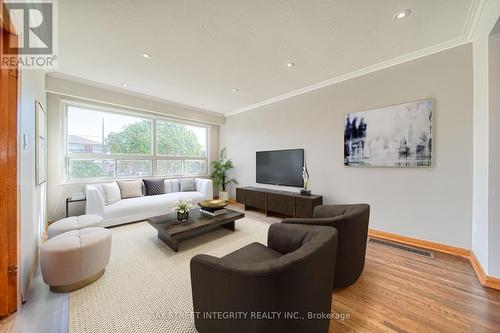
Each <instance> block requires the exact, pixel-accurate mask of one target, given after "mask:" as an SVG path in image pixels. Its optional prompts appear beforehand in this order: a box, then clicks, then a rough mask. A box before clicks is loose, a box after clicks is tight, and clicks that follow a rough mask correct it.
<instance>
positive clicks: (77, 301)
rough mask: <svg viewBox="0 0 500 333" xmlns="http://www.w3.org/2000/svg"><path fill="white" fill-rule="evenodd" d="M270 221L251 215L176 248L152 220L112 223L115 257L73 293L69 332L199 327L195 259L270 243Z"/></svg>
mask: <svg viewBox="0 0 500 333" xmlns="http://www.w3.org/2000/svg"><path fill="white" fill-rule="evenodd" d="M268 228H269V224H267V223H264V222H259V221H257V220H253V219H250V218H248V217H247V218H244V219H241V220H238V221H236V231H234V232H232V231H229V230H226V229H218V230H216V231H213V232H211V233H208V234H205V235H201V236H198V237H196V238H193V239H190V240H187V241H185V242H183V243H181V244H180V246H179V252H177V253H175V252H174V251H172V250H171V249H170V248H169V247H168V246H167V245H165V244H164V243H163V242H162V241H160V240H159V239H158V237H157V233H156V229H154V228H153V227H152V226H150V225H149V224H148V223H147V222H138V223H134V224H129V225H124V226H119V227H114V228H111V229H110V230H111V231H112V235H113V240H112V250H111V259H110V262H109V264H108V266H107V267H106V273H105V274H104V276H103V277H102V278H100V279H99V280H98V281H96V282H94V283H93V284H91V285H89V286H87V287H85V288H83V289H80V290H77V291H74V292H72V293H70V296H69V299H70V302H69V303H70V304H69V317H70V319H69V331H70V332H72V333H93V332H96V333H104V332H131V333H132V332H162V333H164V332H196V330H195V328H194V321H193V319H192V316H190V314H191V313H192V311H193V304H192V298H191V278H190V272H189V262H190V259H191V258H192V257H193V256H194V255H196V254H200V253H205V254H210V255H214V256H218V257H220V256H223V255H225V254H227V253H229V252H232V251H234V250H236V249H239V248H240V247H242V246H245V245H247V244H249V243H251V242H255V241H257V242H261V243H263V244H266V239H267V230H268Z"/></svg>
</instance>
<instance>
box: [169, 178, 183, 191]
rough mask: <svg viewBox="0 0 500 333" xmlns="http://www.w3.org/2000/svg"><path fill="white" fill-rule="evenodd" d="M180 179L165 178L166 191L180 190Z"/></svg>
mask: <svg viewBox="0 0 500 333" xmlns="http://www.w3.org/2000/svg"><path fill="white" fill-rule="evenodd" d="M179 188H180V186H179V179H165V193H175V192H179Z"/></svg>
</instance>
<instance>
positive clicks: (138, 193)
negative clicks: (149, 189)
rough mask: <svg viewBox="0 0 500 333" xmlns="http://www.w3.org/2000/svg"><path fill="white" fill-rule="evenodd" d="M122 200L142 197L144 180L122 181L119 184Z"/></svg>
mask: <svg viewBox="0 0 500 333" xmlns="http://www.w3.org/2000/svg"><path fill="white" fill-rule="evenodd" d="M117 183H118V187H120V193H121V195H122V199H127V198H135V197H142V195H143V194H142V180H141V179H137V180H122V181H119V182H117Z"/></svg>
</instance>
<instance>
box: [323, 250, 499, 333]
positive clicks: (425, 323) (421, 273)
mask: <svg viewBox="0 0 500 333" xmlns="http://www.w3.org/2000/svg"><path fill="white" fill-rule="evenodd" d="M434 255H435V258H426V257H422V256H419V255H417V254H413V253H408V252H404V251H401V250H396V249H392V248H387V247H385V246H383V245H375V244H369V245H368V248H367V256H366V263H365V269H364V272H363V274H362V276H361V277H360V279H359V280H358V281H357V282H356V283H355V284H354V285H353V286H351V287H348V288H345V289H343V290H339V291H336V292H335V293H334V300H333V305H332V309H333V312H335V313H339V314H349V315H350V317H349V319H348V320H343V321H342V320H332V321H331V323H330V331H331V332H500V292H499V291H496V290H493V289H488V288H485V287H483V286H482V285H481V284H480V283H479V281H478V280H477V277H476V275H475V273H474V271H473V270H472V267H471V266H470V264H469V261H468V260H467V259H464V258H460V257H456V256H452V255H448V254H442V253H439V252H435V253H434Z"/></svg>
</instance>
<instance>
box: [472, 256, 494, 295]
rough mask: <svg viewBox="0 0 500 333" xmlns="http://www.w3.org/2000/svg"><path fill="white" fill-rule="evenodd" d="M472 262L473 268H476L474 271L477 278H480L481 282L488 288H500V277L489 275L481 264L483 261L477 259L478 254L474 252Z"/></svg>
mask: <svg viewBox="0 0 500 333" xmlns="http://www.w3.org/2000/svg"><path fill="white" fill-rule="evenodd" d="M469 261H470V264H471V266H472V269H474V272H475V273H476V276H477V278H478V279H479V282H480V283H481V284H482V285H483V286H485V287H488V288H492V289H496V290H500V279H499V278H496V277H493V276H488V275H486V273H485V271H484V269H483V266H481V263H480V262H479V260H478V259H477V257H476V255H475V254H474V253H471V256H470V258H469Z"/></svg>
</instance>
